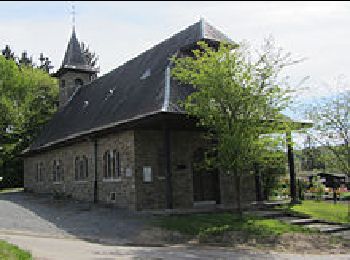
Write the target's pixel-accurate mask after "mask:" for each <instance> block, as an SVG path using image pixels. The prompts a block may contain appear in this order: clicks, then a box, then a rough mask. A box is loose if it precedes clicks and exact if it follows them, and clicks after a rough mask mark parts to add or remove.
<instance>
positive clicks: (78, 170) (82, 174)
mask: <svg viewBox="0 0 350 260" xmlns="http://www.w3.org/2000/svg"><path fill="white" fill-rule="evenodd" d="M74 165H75V180H77V181H78V180H84V179H86V178H87V177H88V176H89V165H88V158H87V156H85V155H83V156H82V157H79V156H77V157H75V162H74Z"/></svg>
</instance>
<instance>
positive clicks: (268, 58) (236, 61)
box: [172, 39, 294, 211]
mask: <svg viewBox="0 0 350 260" xmlns="http://www.w3.org/2000/svg"><path fill="white" fill-rule="evenodd" d="M172 61H173V63H174V68H173V69H172V75H173V76H174V77H175V79H177V80H178V81H179V82H180V83H181V84H183V85H184V86H188V85H190V86H192V87H193V88H194V89H195V91H194V92H193V93H192V94H191V95H189V96H188V97H187V99H186V101H185V102H184V104H183V105H184V108H185V110H186V111H187V112H188V114H189V115H191V116H195V117H197V118H198V119H199V124H200V125H201V126H204V127H206V128H207V129H209V134H210V135H211V137H214V138H215V139H216V140H217V142H215V143H214V145H213V147H212V149H214V150H215V153H214V154H216V155H217V156H215V157H214V158H212V159H213V160H214V163H215V165H216V167H218V168H219V169H220V170H221V171H222V172H223V173H227V174H233V175H234V176H235V179H236V181H235V184H236V189H237V192H238V194H240V180H241V176H242V175H243V174H246V173H249V172H250V171H251V170H252V168H253V167H252V166H253V164H254V163H256V162H258V161H259V160H262V159H263V158H264V154H266V153H265V152H266V149H268V147H270V149H272V150H273V149H275V148H276V142H275V141H274V138H272V137H271V136H269V135H266V134H268V133H273V132H276V131H279V130H280V129H281V124H287V121H286V120H285V119H286V117H285V116H283V115H282V114H281V112H282V111H283V110H284V109H285V108H286V107H287V106H288V105H289V103H290V100H291V93H292V91H291V88H290V87H289V85H288V84H287V82H286V81H285V80H284V79H281V78H280V72H281V70H282V69H283V68H284V67H285V66H288V65H290V64H292V63H294V61H292V60H291V59H290V54H288V53H287V54H284V53H283V52H282V50H281V49H279V48H275V47H274V44H273V42H272V41H271V40H269V39H268V40H266V42H265V44H264V45H263V48H262V49H261V51H260V52H258V53H256V54H254V55H253V54H252V53H251V52H250V50H249V48H247V46H246V45H245V44H243V43H242V44H240V45H238V46H237V45H233V44H228V43H221V44H219V46H218V47H217V48H215V47H211V46H209V45H208V44H207V43H205V42H199V43H198V48H195V49H194V50H192V51H191V55H187V56H184V57H183V56H178V57H174V58H173V59H172ZM285 127H286V126H283V127H282V128H285ZM236 203H237V206H238V209H239V210H240V211H241V201H240V196H237V201H236Z"/></svg>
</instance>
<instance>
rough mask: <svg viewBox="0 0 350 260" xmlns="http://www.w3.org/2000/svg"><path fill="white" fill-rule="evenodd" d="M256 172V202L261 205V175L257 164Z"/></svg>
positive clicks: (255, 165) (255, 166)
mask: <svg viewBox="0 0 350 260" xmlns="http://www.w3.org/2000/svg"><path fill="white" fill-rule="evenodd" d="M254 168H255V169H254V170H255V197H256V201H257V202H258V203H259V202H261V201H262V200H263V199H262V196H261V195H262V194H261V188H262V187H261V175H260V170H259V165H258V164H257V163H255V164H254Z"/></svg>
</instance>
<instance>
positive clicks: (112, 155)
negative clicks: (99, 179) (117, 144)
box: [103, 150, 121, 179]
mask: <svg viewBox="0 0 350 260" xmlns="http://www.w3.org/2000/svg"><path fill="white" fill-rule="evenodd" d="M120 176H121V174H120V162H119V152H118V151H117V150H113V151H110V150H107V151H106V152H105V153H104V154H103V177H104V178H105V179H116V178H119V177H120Z"/></svg>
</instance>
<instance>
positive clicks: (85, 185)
mask: <svg viewBox="0 0 350 260" xmlns="http://www.w3.org/2000/svg"><path fill="white" fill-rule="evenodd" d="M107 149H112V150H113V149H117V150H118V151H119V152H120V155H121V156H120V164H121V177H120V178H119V179H114V180H105V179H104V178H103V153H104V152H105V151H106V150H107ZM133 149H134V145H133V132H132V131H125V132H122V133H116V134H111V135H109V136H106V137H103V138H100V139H98V142H97V176H98V177H97V179H98V201H100V202H103V203H113V204H114V205H115V206H118V207H123V208H130V209H135V184H134V173H133V172H134V150H133ZM83 155H85V156H87V158H88V177H87V178H86V179H84V180H79V181H76V180H75V168H74V160H75V157H76V156H83ZM54 160H61V161H62V163H63V169H64V180H63V181H62V182H60V183H54V182H53V161H54ZM38 162H43V164H44V168H45V170H44V180H43V182H37V181H36V163H38ZM127 168H128V170H127V171H128V173H129V174H131V175H130V176H126V174H125V173H126V169H127ZM94 177H95V151H94V142H93V141H84V142H80V143H76V144H73V145H69V146H66V147H62V148H58V149H55V150H51V151H47V152H44V153H41V154H38V155H34V156H30V157H27V158H25V159H24V187H25V188H26V189H27V190H32V191H34V192H38V193H55V192H57V193H62V194H64V195H65V196H69V197H72V198H74V199H77V200H84V201H93V199H94ZM111 192H115V193H116V200H115V201H111V200H110V193H111Z"/></svg>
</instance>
